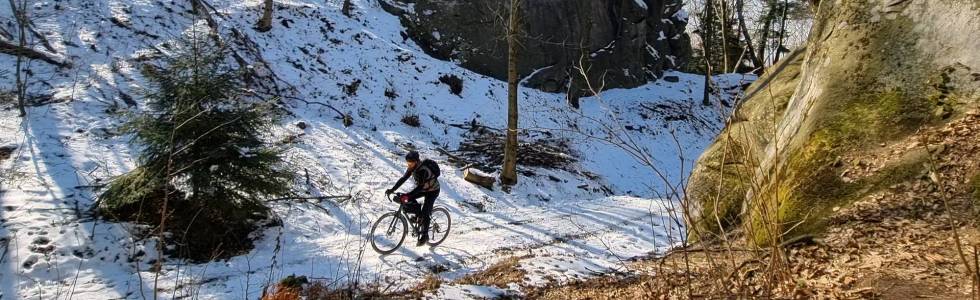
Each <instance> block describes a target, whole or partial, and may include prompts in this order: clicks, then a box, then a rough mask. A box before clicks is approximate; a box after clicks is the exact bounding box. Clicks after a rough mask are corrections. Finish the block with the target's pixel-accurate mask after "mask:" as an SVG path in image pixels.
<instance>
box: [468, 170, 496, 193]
mask: <svg viewBox="0 0 980 300" xmlns="http://www.w3.org/2000/svg"><path fill="white" fill-rule="evenodd" d="M463 180H466V181H468V182H470V183H473V184H476V185H479V186H482V187H483V188H486V189H488V190H493V183H494V182H496V180H495V179H494V178H493V177H491V176H486V175H483V174H480V173H479V172H474V171H473V169H466V170H465V171H463Z"/></svg>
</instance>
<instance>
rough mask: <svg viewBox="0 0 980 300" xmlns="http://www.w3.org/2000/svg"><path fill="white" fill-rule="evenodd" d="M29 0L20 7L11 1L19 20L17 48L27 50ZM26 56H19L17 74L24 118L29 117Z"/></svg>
mask: <svg viewBox="0 0 980 300" xmlns="http://www.w3.org/2000/svg"><path fill="white" fill-rule="evenodd" d="M26 7H27V0H21V1H20V4H19V5H18V4H17V3H16V2H15V1H14V0H10V11H11V12H12V13H13V14H14V19H16V20H17V46H18V47H19V48H21V49H27V25H28V23H27V11H26V10H25V8H26ZM23 67H24V55H20V54H18V55H17V66H16V68H15V70H14V71H15V72H17V74H16V77H17V87H16V89H17V109H19V110H20V116H21V117H23V116H25V115H27V110H26V109H25V108H24V107H25V106H26V102H27V101H26V99H25V98H27V82H26V80H25V78H24V72H23V71H24V70H23Z"/></svg>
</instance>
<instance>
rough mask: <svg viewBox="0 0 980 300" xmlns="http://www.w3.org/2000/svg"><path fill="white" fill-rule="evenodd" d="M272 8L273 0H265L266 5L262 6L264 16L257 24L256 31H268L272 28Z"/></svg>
mask: <svg viewBox="0 0 980 300" xmlns="http://www.w3.org/2000/svg"><path fill="white" fill-rule="evenodd" d="M272 9H273V3H272V0H265V6H264V7H263V8H262V18H261V19H259V22H258V23H257V24H255V30H256V31H258V32H267V31H269V30H272Z"/></svg>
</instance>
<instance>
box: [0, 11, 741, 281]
mask: <svg viewBox="0 0 980 300" xmlns="http://www.w3.org/2000/svg"><path fill="white" fill-rule="evenodd" d="M188 2H189V1H172V2H171V1H141V0H137V1H114V0H100V1H89V0H67V1H38V2H35V3H34V4H33V10H32V14H33V15H34V16H35V20H34V22H35V23H36V25H37V28H38V29H39V30H40V31H41V32H43V33H45V34H46V36H47V38H48V40H49V41H50V42H51V44H52V45H53V47H54V48H55V50H56V52H57V53H56V54H54V55H56V56H60V57H62V58H65V59H67V60H68V61H70V62H71V63H72V64H73V67H72V68H70V69H57V68H55V67H53V66H50V65H47V64H45V63H43V62H32V63H31V65H30V66H31V70H32V74H33V77H32V78H31V85H30V89H29V91H30V93H31V94H33V95H39V96H50V97H49V99H47V100H46V102H48V103H45V104H44V105H38V106H35V107H31V108H29V110H28V115H27V117H25V118H19V117H17V115H16V110H15V109H7V110H4V111H0V146H14V147H16V150H14V152H13V153H12V155H11V157H10V158H9V159H6V160H3V161H0V168H2V175H0V176H2V177H0V180H2V181H0V184H2V185H0V294H2V296H0V299H16V298H44V299H49V298H58V299H63V298H75V299H102V298H143V297H152V294H153V293H154V290H153V289H154V286H155V285H156V286H157V293H158V294H159V295H160V296H163V297H166V298H170V297H194V298H197V297H200V298H229V299H240V298H253V299H254V298H256V297H258V295H260V294H261V292H262V289H263V288H264V287H266V286H268V284H269V282H274V281H276V280H278V279H280V278H282V277H285V276H286V275H290V274H296V275H305V276H308V277H311V278H319V279H324V280H327V281H328V282H334V281H336V282H350V281H353V280H352V276H355V275H356V276H357V278H359V281H360V282H379V283H383V284H385V285H387V284H388V283H390V282H395V283H396V284H394V285H392V288H393V289H394V288H404V287H407V286H410V285H411V284H413V283H415V282H417V281H418V280H420V279H421V277H422V275H424V274H427V273H430V272H432V271H438V274H439V276H442V277H445V278H448V279H451V278H456V277H458V276H460V275H462V274H465V273H467V272H472V271H475V270H479V269H481V268H484V267H486V266H488V265H490V264H492V263H493V262H494V261H496V260H497V259H498V258H499V257H502V256H508V255H513V254H529V253H530V254H532V255H534V256H533V257H534V258H532V259H531V260H529V261H528V262H527V264H526V265H525V267H527V266H540V268H534V270H536V271H535V272H531V273H529V274H530V275H529V278H528V280H529V281H530V282H538V281H540V279H541V278H543V277H544V276H543V275H542V274H545V273H552V274H559V273H562V272H564V271H565V269H568V268H570V269H572V270H578V271H577V272H578V273H574V274H579V275H582V276H585V275H588V274H590V273H591V272H594V271H602V270H603V269H606V268H611V267H614V266H615V265H616V264H617V263H618V262H619V259H622V258H626V257H631V256H636V255H643V254H646V253H649V252H651V251H656V250H660V249H663V248H664V247H668V246H669V245H671V244H672V243H674V242H675V239H674V238H676V237H678V236H680V235H681V232H682V231H683V229H681V228H677V227H676V226H675V225H676V224H675V222H673V221H671V220H669V218H670V212H669V209H668V208H669V207H670V206H671V204H670V203H669V202H668V201H662V200H656V199H657V198H658V195H660V194H663V192H664V191H665V190H668V186H669V185H677V184H678V183H679V182H680V180H681V179H682V178H685V176H686V173H687V170H689V169H690V163H691V161H693V160H694V159H695V158H696V156H697V154H698V153H700V151H701V150H702V149H703V147H704V146H705V145H706V144H707V143H708V142H709V141H710V139H711V138H712V137H713V135H714V133H715V132H716V130H717V129H718V127H720V126H719V125H718V124H720V121H719V120H720V119H721V117H719V115H723V114H724V109H716V108H706V107H701V106H700V104H699V103H700V99H699V96H698V95H699V94H700V91H701V89H702V87H701V86H700V80H701V79H700V77H698V76H696V75H691V74H682V73H668V74H667V76H676V79H677V82H667V81H664V80H662V81H658V82H656V83H651V84H648V85H646V86H643V87H639V88H636V89H631V90H611V91H607V92H605V93H604V94H603V95H602V97H601V99H596V98H592V99H584V100H583V102H582V103H583V106H582V110H581V113H576V112H573V111H571V110H569V109H568V108H567V106H566V105H565V101H564V97H563V95H560V94H547V93H541V92H538V91H534V90H527V89H524V90H522V97H521V107H520V108H521V126H522V127H523V128H532V129H535V130H543V131H548V132H550V133H551V134H553V135H555V136H559V137H565V138H568V139H570V140H571V141H572V144H573V150H574V152H575V153H576V154H577V157H578V158H579V160H580V163H579V164H578V165H576V166H573V169H575V170H580V171H588V172H591V173H594V174H597V175H599V177H600V178H599V179H590V178H589V177H588V176H582V175H576V174H573V173H570V172H566V171H556V170H545V169H529V171H532V172H533V173H535V175H533V176H524V177H522V178H521V179H520V183H519V184H518V185H517V186H515V187H514V188H513V190H512V191H511V192H510V193H504V192H501V191H499V189H497V190H495V191H488V190H485V189H482V188H478V187H476V186H474V185H472V184H469V183H466V182H465V181H463V179H462V171H459V170H456V169H453V168H451V167H450V166H449V165H448V164H444V165H443V177H442V182H443V194H442V196H441V197H440V199H439V200H438V202H437V205H442V206H445V207H447V208H449V210H450V211H451V213H452V214H453V218H454V226H453V229H452V233H451V235H450V237H449V239H448V240H447V241H446V242H445V243H444V244H442V245H440V246H439V247H435V248H432V249H430V248H428V247H422V248H415V247H412V246H406V247H403V248H402V249H401V250H399V251H398V252H396V253H395V254H392V255H388V256H379V255H377V254H376V253H374V252H373V251H371V250H370V248H369V246H367V245H366V244H365V240H364V239H363V235H364V234H365V231H366V230H367V228H366V227H367V226H368V225H370V222H372V221H373V219H374V218H376V217H377V216H378V215H380V214H381V213H383V212H385V211H388V210H391V209H393V207H392V205H391V204H390V203H387V202H385V200H384V199H383V197H382V191H383V190H384V189H385V188H387V187H389V186H390V185H391V183H392V182H393V181H394V179H396V178H397V176H398V175H400V172H401V171H402V169H403V167H404V166H403V164H402V163H401V158H400V157H401V155H402V154H403V153H404V151H405V150H404V149H405V146H406V145H407V144H409V143H411V144H412V145H414V147H417V148H418V149H419V150H420V151H421V152H422V154H423V156H426V157H432V158H435V159H436V160H438V161H445V159H446V157H444V156H442V155H440V154H439V152H438V151H436V148H440V147H441V148H445V149H455V148H456V147H458V145H459V143H461V142H462V141H463V136H464V134H465V133H466V130H464V129H460V128H457V127H454V126H451V125H452V124H462V123H466V122H471V121H473V120H474V119H476V120H477V121H478V122H479V123H481V124H484V125H486V126H490V127H496V128H502V127H504V126H503V124H504V123H505V121H506V119H505V109H506V99H505V97H506V89H505V83H503V82H499V81H496V80H493V79H490V78H486V77H484V76H480V75H477V74H474V73H471V72H468V71H466V70H464V69H461V68H459V67H457V66H456V65H454V64H453V63H451V62H445V61H439V60H435V59H432V58H430V57H427V56H426V55H425V54H423V53H422V52H421V51H420V50H419V48H418V47H417V46H416V45H414V44H412V43H411V41H405V40H404V39H403V38H402V37H401V35H400V31H401V30H402V29H401V26H400V25H399V24H398V20H397V19H396V18H395V17H393V16H390V15H388V14H386V13H384V12H383V11H382V10H381V9H380V8H378V7H377V3H376V2H375V1H354V3H355V5H356V10H355V16H354V18H347V17H345V16H344V15H342V14H341V13H340V2H341V1H340V0H330V1H327V2H326V3H323V2H321V1H306V0H304V1H276V3H277V10H276V21H275V22H274V24H275V26H274V28H273V30H272V31H271V32H268V33H259V32H256V31H254V30H253V29H252V27H251V26H252V24H253V23H254V22H255V20H257V18H258V16H259V12H260V10H259V7H260V2H261V1H237V0H236V1H232V0H220V1H218V0H216V1H212V2H211V4H212V5H213V6H214V7H215V8H217V12H218V13H217V14H215V20H216V21H217V22H218V25H219V26H220V28H221V33H222V34H223V35H230V34H231V30H232V29H237V30H238V31H239V32H240V33H241V34H242V35H244V36H245V37H246V38H247V39H248V40H251V41H254V43H255V44H254V47H255V49H257V50H258V51H257V52H258V53H260V55H261V58H262V59H264V60H265V61H266V62H268V64H269V65H268V67H269V68H268V69H265V68H264V67H262V66H261V65H256V66H255V67H256V69H257V70H258V71H259V72H260V73H263V72H265V73H266V74H275V76H277V77H278V78H279V81H277V84H279V85H281V87H282V89H283V96H284V97H283V103H285V105H287V108H288V110H289V111H290V112H291V113H292V115H291V116H289V117H288V118H287V119H286V120H284V123H283V124H281V126H278V128H277V130H276V132H277V136H276V137H274V138H276V139H283V138H286V137H288V136H295V135H298V134H300V133H302V134H303V135H302V136H300V137H299V138H298V139H297V140H296V143H295V144H294V145H293V146H294V147H293V148H291V149H290V150H289V151H288V158H289V161H290V163H291V165H292V166H293V167H294V168H296V170H297V172H298V173H301V174H304V173H308V174H309V177H310V178H311V183H312V185H311V186H310V187H309V188H310V189H311V191H310V192H311V193H313V194H329V195H346V194H352V195H354V196H355V197H354V198H353V199H352V200H350V201H347V202H344V203H334V202H330V201H324V202H319V203H308V202H289V203H287V202H280V203H276V204H274V208H275V211H276V213H277V214H278V215H279V216H280V217H281V218H282V220H283V226H281V227H274V228H269V229H266V230H264V231H262V232H259V233H257V238H258V239H257V240H256V242H255V245H256V248H255V249H254V250H252V251H251V252H249V253H248V254H246V255H242V256H237V257H233V258H231V259H228V260H222V261H214V262H210V263H206V264H191V263H187V262H184V261H181V260H178V259H168V260H167V262H166V263H165V264H164V268H163V270H161V271H160V272H159V273H157V272H152V271H150V270H149V268H150V267H151V266H152V265H153V263H152V262H153V261H154V260H155V259H156V258H157V254H156V253H155V251H154V250H153V249H155V246H154V242H153V241H152V240H136V239H134V236H135V233H137V232H139V231H142V230H146V229H147V228H145V227H143V226H136V225H132V224H117V223H106V222H105V221H102V220H96V219H93V218H92V217H91V215H90V214H89V213H88V209H89V207H91V206H92V205H93V203H94V198H95V196H96V195H97V193H98V186H100V185H101V184H104V183H105V182H106V181H108V180H109V179H110V178H111V177H112V176H116V175H119V174H122V173H124V172H125V171H127V170H129V169H130V168H132V167H133V166H134V161H133V157H134V156H135V153H134V152H133V150H134V149H136V148H137V146H136V145H131V144H129V142H128V141H129V140H128V138H127V137H126V136H119V135H115V134H113V132H114V131H115V127H116V126H117V125H118V124H119V123H120V122H121V121H122V120H123V117H122V112H131V111H139V109H140V108H141V107H142V105H141V104H142V99H141V97H140V96H139V95H140V88H141V87H142V86H143V78H142V76H141V75H140V74H139V72H138V71H137V70H138V69H139V65H140V63H141V61H143V60H146V59H148V57H150V56H151V55H150V54H151V53H153V51H151V49H156V50H158V51H162V52H166V45H165V43H166V42H167V41H168V40H171V39H173V38H175V37H177V36H179V35H180V34H182V33H185V32H188V31H191V30H194V29H192V28H198V29H197V30H203V29H201V28H206V27H205V26H203V25H202V24H203V23H202V22H197V23H195V19H194V18H193V16H192V14H191V13H190V4H188ZM5 9H7V8H5ZM0 15H4V16H9V15H10V11H9V9H7V10H3V11H0ZM194 24H198V25H199V26H193V25H194ZM252 63H254V61H252ZM0 65H4V66H12V65H13V58H12V57H10V56H7V55H3V56H0ZM445 74H451V75H456V76H458V77H460V78H462V79H463V81H464V88H463V91H462V94H461V95H458V96H457V95H454V94H452V93H450V90H449V88H448V87H447V86H446V85H444V84H442V83H439V80H438V78H439V77H440V76H442V75H445ZM3 76H5V79H4V80H3V82H2V84H3V86H2V88H4V89H9V88H11V86H12V84H11V83H12V82H13V80H12V79H11V78H12V74H9V73H7V74H3ZM717 79H718V85H719V86H720V87H731V86H739V85H740V84H741V83H742V81H748V80H751V79H752V78H743V77H742V76H741V75H726V76H720V77H719V78H717ZM355 81H359V82H360V83H359V86H358V88H357V89H356V93H350V94H349V93H347V92H345V90H344V87H345V85H350V84H351V83H352V82H355ZM386 91H387V92H388V93H387V95H386ZM392 92H393V93H392ZM726 93H727V90H726ZM393 95H394V96H393ZM726 97H728V95H727V94H726ZM129 101H134V102H135V103H136V104H137V105H136V106H129V105H127V104H126V103H127V102H129ZM316 103H322V104H329V105H330V106H333V107H336V108H338V109H339V110H341V112H343V113H345V114H350V115H351V116H353V125H352V126H350V127H344V126H343V124H342V121H341V120H340V119H338V118H337V113H336V112H334V111H333V110H331V109H329V108H327V107H325V106H324V105H320V104H316ZM4 105H5V107H8V108H9V106H10V104H4ZM644 106H646V107H647V108H644ZM650 108H653V109H650ZM658 110H659V112H657V111H658ZM404 115H418V116H419V120H420V121H421V125H422V126H420V127H417V128H416V127H409V126H406V125H405V124H403V123H402V122H401V121H400V120H401V119H402V117H403V116H404ZM684 118H686V119H687V120H682V119H684ZM695 120H703V121H704V122H705V123H698V121H695ZM298 122H303V123H305V124H306V125H308V126H307V127H306V129H300V128H299V127H297V126H295V124H297V123H298ZM573 124H574V125H575V126H576V127H570V126H572V125H573ZM692 124H697V125H692ZM603 126H614V127H617V128H619V126H621V128H622V129H623V132H628V133H629V134H630V136H631V137H633V138H635V140H634V142H635V143H636V144H637V145H639V146H641V147H642V148H643V149H645V150H644V151H647V152H648V154H649V156H651V157H653V158H655V159H656V165H657V167H658V170H659V171H660V172H661V175H663V178H666V179H667V182H670V184H669V185H668V184H665V181H664V180H662V179H661V177H660V175H658V174H657V173H656V172H654V171H653V170H651V169H649V168H646V167H643V166H641V165H639V164H638V163H637V162H636V160H634V159H633V158H632V157H631V156H629V155H628V154H627V153H626V152H624V151H623V150H622V149H619V148H618V147H616V146H614V145H610V144H607V143H605V142H603V141H602V140H601V139H600V138H601V137H602V136H601V133H602V131H601V128H603ZM571 128H578V130H575V131H581V132H584V133H591V134H592V135H594V136H593V137H588V136H586V135H583V134H580V133H576V132H572V130H569V129H571ZM672 132H673V134H672ZM675 141H676V142H675ZM603 186H606V187H608V188H607V189H603V188H602V187H603ZM614 195H619V196H614ZM671 237H673V238H671ZM558 261H561V262H564V261H571V262H572V263H556V262H558ZM569 276H571V275H569ZM552 277H555V276H552ZM557 277H561V276H557ZM569 278H572V277H569Z"/></svg>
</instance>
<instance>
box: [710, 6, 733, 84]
mask: <svg viewBox="0 0 980 300" xmlns="http://www.w3.org/2000/svg"><path fill="white" fill-rule="evenodd" d="M709 1H711V2H713V0H709ZM720 3H721V14H720V15H718V16H719V17H718V24H720V25H721V28H720V29H721V30H720V32H721V64H722V70H723V71H724V73H728V71H729V70H730V69H729V68H728V67H729V66H730V65H731V63H730V62H729V61H728V50H729V49H728V12H727V7H728V5H726V4H725V0H721V2H720Z"/></svg>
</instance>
